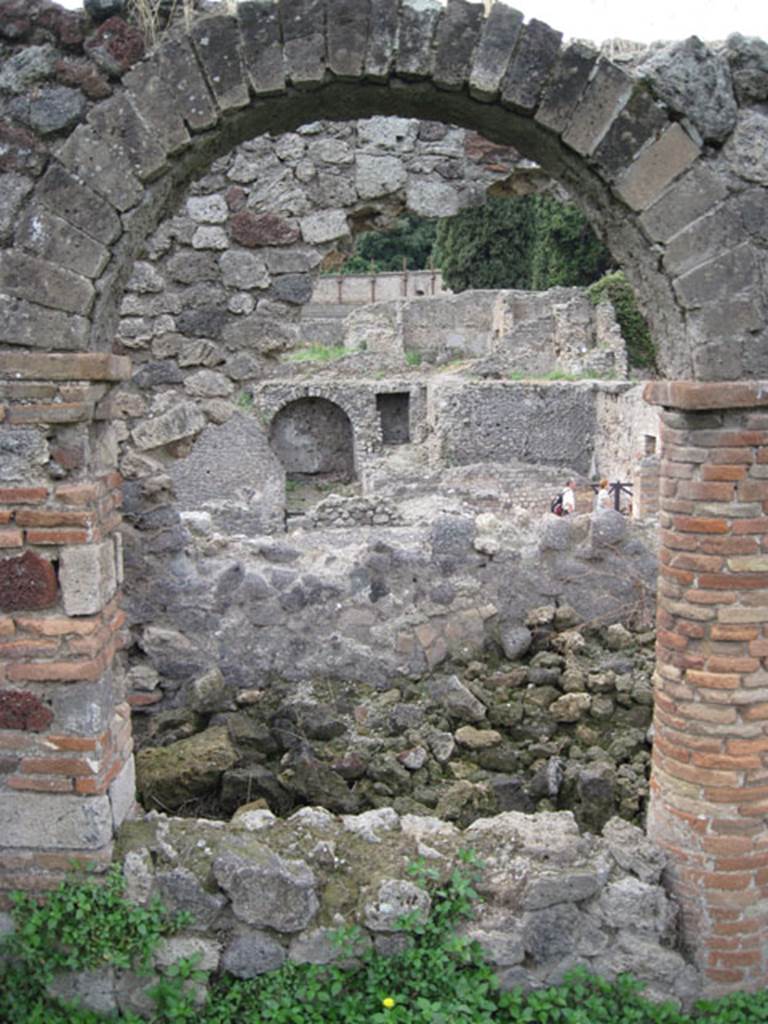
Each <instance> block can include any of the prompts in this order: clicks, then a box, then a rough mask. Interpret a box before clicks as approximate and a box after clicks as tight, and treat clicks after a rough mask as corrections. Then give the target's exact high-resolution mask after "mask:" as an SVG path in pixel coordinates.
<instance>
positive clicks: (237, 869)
mask: <svg viewBox="0 0 768 1024" xmlns="http://www.w3.org/2000/svg"><path fill="white" fill-rule="evenodd" d="M213 873H214V875H215V877H216V881H217V882H218V883H219V885H220V886H221V887H222V888H223V889H224V890H225V892H226V893H227V894H228V895H229V898H230V899H231V900H232V909H233V911H234V913H235V916H236V917H237V918H239V920H241V921H244V922H245V923H246V924H250V925H255V926H256V927H257V928H271V929H273V930H274V931H277V932H299V931H302V930H303V929H304V928H306V927H307V925H309V924H310V922H311V921H312V919H313V918H314V916H315V914H316V913H317V909H318V906H319V903H318V899H317V895H316V893H315V886H316V884H317V883H316V880H315V876H314V874H313V872H312V871H311V869H310V868H309V867H307V865H306V864H305V863H304V862H303V861H297V860H286V859H285V858H283V857H280V856H279V855H278V854H276V853H273V852H272V851H271V850H269V849H268V848H267V847H266V846H263V845H260V844H251V846H250V847H249V851H248V857H247V859H246V858H245V857H242V856H238V855H236V854H232V853H225V854H222V855H221V856H219V857H217V858H216V859H215V861H214V862H213Z"/></svg>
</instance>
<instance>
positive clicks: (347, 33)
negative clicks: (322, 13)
mask: <svg viewBox="0 0 768 1024" xmlns="http://www.w3.org/2000/svg"><path fill="white" fill-rule="evenodd" d="M326 5H327V6H326V33H327V41H328V68H329V70H330V71H332V72H333V74H334V75H336V76H337V77H339V78H360V77H361V76H362V73H363V64H364V63H365V53H366V46H367V43H368V23H369V19H370V8H371V6H372V4H371V0H326Z"/></svg>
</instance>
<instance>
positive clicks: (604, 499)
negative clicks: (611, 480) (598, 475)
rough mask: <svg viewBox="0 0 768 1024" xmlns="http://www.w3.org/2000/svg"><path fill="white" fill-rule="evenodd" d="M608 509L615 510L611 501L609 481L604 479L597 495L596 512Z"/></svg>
mask: <svg viewBox="0 0 768 1024" xmlns="http://www.w3.org/2000/svg"><path fill="white" fill-rule="evenodd" d="M606 508H607V509H611V508H613V502H612V501H611V490H610V487H609V486H608V481H607V480H606V478H605V477H603V479H602V480H601V481H600V488H599V490H598V492H597V494H596V495H595V512H601V511H602V510H603V509H606Z"/></svg>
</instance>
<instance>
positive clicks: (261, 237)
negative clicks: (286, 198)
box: [229, 210, 346, 249]
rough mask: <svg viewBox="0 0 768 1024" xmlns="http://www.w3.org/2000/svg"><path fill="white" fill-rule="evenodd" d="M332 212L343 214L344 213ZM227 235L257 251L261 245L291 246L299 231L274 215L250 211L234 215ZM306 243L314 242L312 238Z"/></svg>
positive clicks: (293, 225) (320, 214)
mask: <svg viewBox="0 0 768 1024" xmlns="http://www.w3.org/2000/svg"><path fill="white" fill-rule="evenodd" d="M327 212H328V211H320V213H319V214H315V215H314V216H315V217H318V216H322V215H323V213H327ZM334 212H335V213H337V214H338V213H342V214H343V212H344V211H334ZM345 223H346V221H345ZM229 233H230V234H231V236H232V238H233V239H234V240H235V241H236V242H239V243H240V245H244V246H247V247H248V248H249V249H257V248H260V247H261V246H262V245H292V244H293V243H294V242H297V241H298V240H299V229H298V228H297V227H296V225H295V224H292V223H291V222H290V221H288V220H286V219H285V218H284V217H280V216H279V215H278V214H276V213H254V212H253V211H252V210H241V211H240V212H239V213H236V214H235V215H234V217H232V219H231V220H230V222H229ZM326 240H327V239H323V241H326ZM307 241H316V240H315V239H314V238H313V239H307Z"/></svg>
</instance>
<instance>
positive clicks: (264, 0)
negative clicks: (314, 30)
mask: <svg viewBox="0 0 768 1024" xmlns="http://www.w3.org/2000/svg"><path fill="white" fill-rule="evenodd" d="M237 17H238V21H239V22H240V46H241V49H242V54H243V63H244V64H245V67H246V68H247V71H248V77H249V79H250V82H251V88H252V89H253V91H254V93H255V94H256V95H257V96H262V95H270V94H273V93H280V92H284V91H285V66H284V62H283V47H282V43H281V38H280V19H279V14H278V7H277V5H276V4H274V3H272V0H248V2H246V3H240V4H238V8H237Z"/></svg>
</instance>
